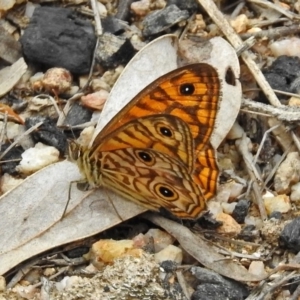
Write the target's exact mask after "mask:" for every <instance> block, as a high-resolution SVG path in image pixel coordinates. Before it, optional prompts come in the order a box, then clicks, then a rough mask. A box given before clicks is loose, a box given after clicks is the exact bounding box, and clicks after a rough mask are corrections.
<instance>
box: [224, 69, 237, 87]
mask: <svg viewBox="0 0 300 300" xmlns="http://www.w3.org/2000/svg"><path fill="white" fill-rule="evenodd" d="M225 81H226V82H227V83H228V84H229V85H233V86H235V85H236V82H235V76H234V73H233V70H232V69H231V68H230V67H228V69H227V70H226V74H225Z"/></svg>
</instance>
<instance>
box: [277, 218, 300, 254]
mask: <svg viewBox="0 0 300 300" xmlns="http://www.w3.org/2000/svg"><path fill="white" fill-rule="evenodd" d="M279 245H280V246H281V247H283V248H287V249H290V250H292V251H293V252H295V253H296V252H299V251H300V217H297V218H295V219H294V220H293V221H292V222H291V223H289V224H287V225H286V226H285V227H284V228H283V230H282V232H281V234H280V236H279Z"/></svg>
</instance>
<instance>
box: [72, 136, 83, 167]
mask: <svg viewBox="0 0 300 300" xmlns="http://www.w3.org/2000/svg"><path fill="white" fill-rule="evenodd" d="M83 152H84V149H83V147H82V146H81V145H80V144H78V143H77V142H75V141H74V140H69V145H68V159H69V160H70V161H72V162H76V161H77V160H78V158H80V157H81V156H82V154H83Z"/></svg>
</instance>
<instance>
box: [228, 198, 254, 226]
mask: <svg viewBox="0 0 300 300" xmlns="http://www.w3.org/2000/svg"><path fill="white" fill-rule="evenodd" d="M249 207H250V201H248V200H245V199H242V200H240V201H239V202H238V203H237V205H236V206H235V208H234V210H233V212H232V217H233V218H234V219H235V220H236V221H237V222H238V223H239V224H243V223H244V221H245V217H246V216H247V214H248V210H249Z"/></svg>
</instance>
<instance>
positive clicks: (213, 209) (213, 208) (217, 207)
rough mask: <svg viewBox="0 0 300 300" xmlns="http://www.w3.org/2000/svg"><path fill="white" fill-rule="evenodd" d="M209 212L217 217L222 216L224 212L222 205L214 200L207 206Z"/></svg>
mask: <svg viewBox="0 0 300 300" xmlns="http://www.w3.org/2000/svg"><path fill="white" fill-rule="evenodd" d="M206 207H207V210H209V212H210V213H211V214H212V215H213V216H216V215H218V214H220V213H221V212H222V211H223V210H222V207H221V203H220V202H217V201H214V200H210V201H208V202H207V204H206Z"/></svg>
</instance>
